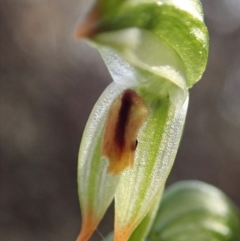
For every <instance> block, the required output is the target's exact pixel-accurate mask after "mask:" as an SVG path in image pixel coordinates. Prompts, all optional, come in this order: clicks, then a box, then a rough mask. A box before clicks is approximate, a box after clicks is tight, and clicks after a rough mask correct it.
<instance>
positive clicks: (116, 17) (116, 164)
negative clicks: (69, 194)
mask: <svg viewBox="0 0 240 241" xmlns="http://www.w3.org/2000/svg"><path fill="white" fill-rule="evenodd" d="M76 37H77V38H85V39H86V40H87V41H88V42H89V43H90V44H91V45H93V46H94V47H96V48H97V49H98V50H99V52H100V54H101V55H102V58H103V60H104V61H105V63H106V65H107V68H108V70H109V72H110V74H111V76H112V78H113V82H112V83H111V84H110V85H109V86H108V87H107V88H106V90H105V91H104V92H103V94H102V95H101V97H100V98H99V100H98V101H97V103H96V104H95V106H94V108H93V110H92V113H91V115H90V117H89V120H88V122H87V125H86V128H85V131H84V133H83V138H82V143H81V146H80V151H79V164H78V187H79V199H80V206H81V213H82V226H81V231H80V234H79V237H78V239H77V241H87V240H89V238H90V237H91V235H92V233H93V232H94V230H95V229H96V228H97V226H98V224H99V222H100V221H101V219H102V217H103V216H104V214H105V212H106V210H107V208H108V207H109V205H110V203H111V202H112V201H113V199H114V202H115V220H114V241H127V240H132V241H134V240H136V241H139V240H143V239H144V238H145V237H146V235H147V233H148V231H149V228H150V225H151V223H152V221H153V218H154V216H155V213H156V210H157V207H158V204H159V202H160V199H161V196H162V191H163V189H164V185H165V182H166V179H167V177H168V174H169V172H170V170H171V167H172V165H173V162H174V159H175V156H176V153H177V149H178V146H179V142H180V139H181V135H182V130H183V127H184V123H185V117H186V112H187V107H188V99H189V88H191V87H192V86H193V85H194V84H195V83H196V82H197V81H198V80H199V79H200V78H201V76H202V74H203V71H204V70H205V67H206V62H207V57H208V32H207V29H206V27H205V24H204V22H203V13H202V7H201V4H200V2H199V1H198V0H181V1H180V0H97V1H96V2H95V3H94V4H93V6H92V8H91V10H90V11H89V13H88V15H87V16H86V18H85V20H84V21H83V22H82V23H81V24H80V26H79V27H78V28H77V31H76Z"/></svg>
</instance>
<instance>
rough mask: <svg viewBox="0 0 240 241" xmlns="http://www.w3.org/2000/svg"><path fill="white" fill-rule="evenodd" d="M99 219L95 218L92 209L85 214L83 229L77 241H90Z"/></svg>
mask: <svg viewBox="0 0 240 241" xmlns="http://www.w3.org/2000/svg"><path fill="white" fill-rule="evenodd" d="M99 221H100V220H98V219H96V218H94V216H93V213H92V211H89V212H88V213H87V214H86V215H84V217H83V219H82V227H81V231H80V234H79V235H78V237H77V240H76V241H88V240H89V238H90V237H91V236H92V234H93V232H94V231H95V230H96V228H97V225H98V223H99Z"/></svg>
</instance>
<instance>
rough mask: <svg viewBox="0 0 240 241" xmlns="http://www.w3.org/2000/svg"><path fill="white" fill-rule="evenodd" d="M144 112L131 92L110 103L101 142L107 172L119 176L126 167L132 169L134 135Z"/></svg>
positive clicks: (141, 104) (144, 116)
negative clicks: (106, 159) (106, 162)
mask: <svg viewBox="0 0 240 241" xmlns="http://www.w3.org/2000/svg"><path fill="white" fill-rule="evenodd" d="M147 113H148V109H147V106H146V104H145V102H144V100H143V99H142V98H141V97H140V96H139V95H137V93H136V92H134V91H133V90H131V89H127V90H125V91H124V92H123V93H122V94H121V95H120V96H119V97H118V98H116V99H115V100H114V101H113V103H112V105H111V107H110V110H109V114H108V118H107V121H106V127H105V132H104V135H103V143H102V156H104V157H106V158H108V161H109V166H108V169H107V171H108V172H109V173H112V174H119V173H120V172H121V171H123V170H124V169H125V168H126V167H132V166H133V159H134V154H135V150H136V147H137V134H138V131H139V129H140V127H141V126H142V124H143V123H144V121H145V120H146V118H147Z"/></svg>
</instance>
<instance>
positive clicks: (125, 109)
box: [114, 90, 133, 151]
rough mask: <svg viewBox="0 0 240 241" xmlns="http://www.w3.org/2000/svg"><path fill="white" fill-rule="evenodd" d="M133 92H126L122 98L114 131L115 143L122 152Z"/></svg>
mask: <svg viewBox="0 0 240 241" xmlns="http://www.w3.org/2000/svg"><path fill="white" fill-rule="evenodd" d="M132 95H133V91H132V90H126V91H125V92H124V93H123V96H122V100H121V101H122V104H121V108H120V111H119V115H118V121H117V125H116V129H115V138H114V139H115V143H116V144H117V146H118V147H119V149H120V150H121V151H122V150H123V148H124V146H125V133H126V127H127V123H128V119H129V114H130V109H131V106H132V105H133V100H132Z"/></svg>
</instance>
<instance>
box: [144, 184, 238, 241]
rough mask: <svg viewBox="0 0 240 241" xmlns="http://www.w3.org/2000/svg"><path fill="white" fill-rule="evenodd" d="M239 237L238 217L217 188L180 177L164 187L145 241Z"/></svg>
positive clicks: (219, 240)
mask: <svg viewBox="0 0 240 241" xmlns="http://www.w3.org/2000/svg"><path fill="white" fill-rule="evenodd" d="M160 240H161V241H192V240H196V241H239V240H240V217H239V211H238V210H237V208H236V207H235V206H234V204H233V203H232V202H231V201H230V200H229V199H228V198H227V197H226V195H225V194H223V193H222V192H221V191H220V190H219V189H217V188H216V187H213V186H211V185H208V184H206V183H203V182H199V181H183V182H179V183H176V184H174V185H172V186H171V187H169V188H167V189H166V192H165V193H164V195H163V198H162V202H161V205H160V208H159V210H158V213H157V216H156V219H155V221H154V224H153V226H152V229H151V231H150V234H149V237H148V241H160Z"/></svg>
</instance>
